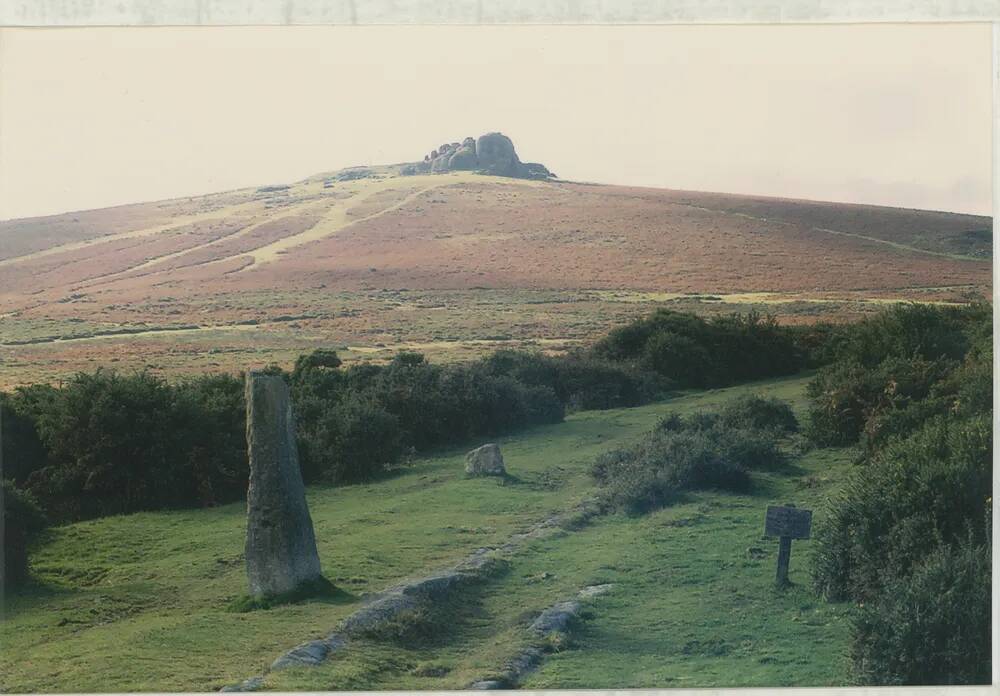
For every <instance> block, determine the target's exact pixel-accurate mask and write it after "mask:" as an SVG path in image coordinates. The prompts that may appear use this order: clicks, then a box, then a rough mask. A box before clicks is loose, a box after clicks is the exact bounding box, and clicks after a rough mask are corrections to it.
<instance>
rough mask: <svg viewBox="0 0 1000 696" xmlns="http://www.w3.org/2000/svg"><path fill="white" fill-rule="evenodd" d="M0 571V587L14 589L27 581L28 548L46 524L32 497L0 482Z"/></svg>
mask: <svg viewBox="0 0 1000 696" xmlns="http://www.w3.org/2000/svg"><path fill="white" fill-rule="evenodd" d="M2 486H3V488H2V490H0V501H2V504H3V505H2V507H3V534H2V538H3V572H2V573H0V585H2V586H3V587H6V588H15V587H18V586H20V585H22V584H23V583H24V581H25V580H26V579H27V578H28V570H29V569H28V546H29V545H30V544H31V542H32V540H33V539H34V538H35V537H36V536H37V535H38V533H39V532H41V531H42V530H43V529H44V528H45V525H46V519H45V515H44V513H43V512H42V509H41V507H40V506H39V505H38V502H37V501H36V500H35V499H34V497H33V496H32V495H31V494H30V493H28V492H26V491H23V490H20V489H18V488H15V486H14V484H13V482H12V481H10V480H8V479H3V482H2Z"/></svg>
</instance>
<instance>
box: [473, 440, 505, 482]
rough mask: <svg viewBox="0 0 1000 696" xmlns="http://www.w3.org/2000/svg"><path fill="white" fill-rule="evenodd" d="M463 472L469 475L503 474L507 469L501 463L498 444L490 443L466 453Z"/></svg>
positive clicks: (501, 457) (501, 458)
mask: <svg viewBox="0 0 1000 696" xmlns="http://www.w3.org/2000/svg"><path fill="white" fill-rule="evenodd" d="M465 473H467V474H469V475H471V476H504V475H505V474H506V473H507V469H506V468H505V467H504V465H503V455H502V454H500V446H499V445H495V444H493V443H490V444H488V445H483V446H482V447H479V448H477V449H474V450H472V451H471V452H469V453H468V454H466V455H465Z"/></svg>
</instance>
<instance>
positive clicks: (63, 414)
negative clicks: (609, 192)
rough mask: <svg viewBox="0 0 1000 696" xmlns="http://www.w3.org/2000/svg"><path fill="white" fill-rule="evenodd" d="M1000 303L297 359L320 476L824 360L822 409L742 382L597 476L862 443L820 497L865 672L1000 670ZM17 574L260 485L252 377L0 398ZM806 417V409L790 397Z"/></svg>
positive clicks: (638, 327) (642, 326) (760, 465)
mask: <svg viewBox="0 0 1000 696" xmlns="http://www.w3.org/2000/svg"><path fill="white" fill-rule="evenodd" d="M991 331H992V323H991V308H990V307H988V306H980V305H974V306H970V307H966V308H954V307H931V306H923V305H908V306H899V307H894V308H891V309H888V310H886V311H885V312H883V313H881V314H879V315H877V316H874V317H872V318H870V319H866V320H863V321H861V322H857V323H854V324H847V325H839V326H812V327H785V326H779V325H777V324H776V323H775V322H774V321H772V320H769V319H767V318H764V317H761V316H758V315H749V316H733V317H722V318H716V319H711V320H705V319H701V318H698V317H694V316H691V315H684V314H679V313H676V312H669V311H665V310H661V311H658V312H656V313H654V314H653V315H651V316H649V317H646V318H644V319H641V320H639V321H636V322H634V323H631V324H629V325H626V326H623V327H621V328H619V329H616V330H614V331H612V332H611V333H610V334H609V335H608V336H606V337H605V338H604V339H602V340H601V341H599V342H597V343H596V344H595V345H594V346H592V347H590V348H587V349H581V350H578V351H575V352H572V353H569V354H567V355H563V356H548V355H543V354H538V353H529V352H522V351H499V352H497V353H494V354H492V355H490V356H488V357H486V358H483V359H480V360H477V361H474V362H470V363H465V364H457V365H435V364H431V363H429V362H428V361H427V360H426V359H425V358H424V357H423V356H421V355H419V354H416V353H401V354H398V355H397V356H396V357H395V358H394V359H393V360H391V361H390V362H388V363H387V364H356V365H352V366H350V367H344V366H343V365H341V363H340V360H339V358H338V357H337V355H336V353H334V352H332V351H316V352H314V353H311V354H308V355H304V356H302V357H301V358H299V360H298V361H297V362H296V364H295V366H294V367H293V369H291V370H290V371H284V370H281V369H280V368H278V367H271V368H268V369H269V370H271V371H273V372H275V373H279V374H282V375H283V376H285V378H286V379H287V380H288V381H289V383H290V385H291V387H292V394H293V400H294V402H295V407H296V412H297V419H298V438H299V447H300V456H301V464H302V469H303V474H304V476H305V478H306V481H307V482H325V483H331V484H342V483H349V482H355V481H365V480H371V479H374V478H377V477H380V476H384V475H385V474H386V473H387V472H389V471H390V470H391V469H392V468H394V467H399V466H404V465H405V464H406V463H407V461H408V459H409V457H411V456H412V455H413V454H414V453H419V452H426V451H429V450H433V449H435V448H440V447H443V446H449V445H459V444H463V443H466V442H468V441H470V440H471V439H473V438H481V437H484V436H489V437H492V436H495V435H500V434H503V433H511V432H515V431H517V430H520V429H523V428H526V427H529V426H533V425H540V424H547V423H557V422H559V421H561V420H562V419H563V418H564V415H565V414H566V413H567V412H568V411H579V410H590V409H607V408H618V407H624V406H635V405H639V404H643V403H647V402H650V401H654V400H656V399H659V398H661V397H663V396H665V395H666V394H667V393H668V392H670V391H672V390H679V389H691V388H712V387H720V386H724V385H728V384H735V383H739V382H746V381H750V380H755V379H763V378H771V377H776V376H781V375H788V374H794V373H798V372H801V371H802V370H804V369H807V368H808V369H816V372H815V374H814V376H813V377H812V379H811V382H810V385H809V389H808V395H809V403H810V407H809V411H808V414H807V417H806V418H805V419H804V420H803V421H802V422H801V423H799V422H798V421H797V420H796V418H795V415H794V414H793V412H792V411H791V409H790V408H789V407H788V406H787V404H784V403H782V402H781V401H778V400H775V399H770V398H763V397H760V396H745V397H743V398H741V399H739V400H736V401H733V402H731V403H729V404H727V405H724V406H722V407H720V408H717V409H715V410H714V411H710V412H703V413H696V414H689V415H686V416H684V417H670V418H666V419H664V420H662V421H661V422H660V423H659V424H658V425H657V426H656V428H655V429H654V430H653V431H652V432H650V433H648V434H647V435H646V436H644V437H643V438H641V439H640V440H639V441H637V442H635V443H633V444H632V445H629V446H625V447H621V448H619V449H615V450H613V451H611V452H607V453H605V454H603V455H601V456H600V457H598V459H597V460H596V462H595V463H594V465H593V467H592V469H591V473H592V475H593V478H594V479H595V481H596V483H597V488H596V490H597V494H598V497H599V499H600V500H601V502H602V503H603V507H604V509H605V510H608V511H615V510H620V511H623V512H625V513H627V514H632V515H635V514H643V513H646V512H649V511H651V510H653V509H656V508H659V507H662V506H666V505H671V504H673V503H674V502H675V501H677V500H679V499H681V498H682V497H683V496H684V494H685V492H686V491H691V490H697V489H719V490H724V491H725V490H729V491H745V490H747V489H748V487H752V486H753V472H755V471H760V470H772V471H773V470H774V469H775V468H777V469H780V468H781V467H783V466H785V465H786V463H787V461H788V459H789V458H790V456H789V455H790V453H793V452H797V451H802V450H804V449H807V448H815V447H819V448H827V447H837V448H843V447H849V448H852V451H854V452H856V465H855V467H854V469H855V471H854V473H853V474H852V476H851V477H850V479H849V481H848V483H847V485H846V486H845V487H844V489H843V490H842V491H841V493H840V494H839V495H837V496H835V497H834V498H832V499H831V500H830V501H829V502H828V504H827V506H826V507H825V509H823V510H820V511H818V512H817V530H816V541H815V542H814V547H815V553H814V557H813V559H812V576H813V585H814V590H815V592H816V593H817V594H818V595H820V596H823V597H825V598H827V599H829V600H830V601H837V602H842V601H850V602H853V603H854V605H856V610H855V611H854V612H853V616H854V619H853V626H852V644H851V658H852V663H853V666H854V672H855V675H856V678H857V680H858V681H859V682H860V683H866V684H937V683H952V684H957V683H983V682H986V681H988V680H989V674H990V659H989V647H988V646H989V645H990V626H989V616H990V587H991V584H990V574H989V573H990V542H991V540H990V531H989V530H990V516H991V503H992V501H991V499H990V487H991V476H992V470H991V466H992V456H991V453H992V432H991V427H990V423H991V414H992V363H991V359H992V333H991ZM0 399H2V405H3V418H4V420H3V434H4V440H3V447H4V452H3V455H4V464H5V470H4V495H5V499H6V504H5V509H4V515H5V524H6V527H7V532H6V543H5V549H4V550H5V564H6V571H5V572H6V574H7V582H8V584H9V586H10V584H12V583H16V582H18V581H23V580H25V579H26V578H28V577H29V575H28V572H27V571H28V555H29V554H28V551H29V550H30V547H31V544H32V540H33V539H36V538H38V537H39V535H43V534H44V531H43V529H44V526H45V524H53V523H54V524H59V523H63V522H67V521H72V520H78V519H85V518H91V517H99V516H103V515H110V514H121V513H128V512H134V511H137V510H154V509H163V508H175V507H198V506H209V505H215V504H217V503H221V502H225V501H232V500H237V499H239V498H240V497H242V496H243V495H245V490H246V476H247V470H246V467H247V464H246V451H245V438H244V428H245V423H244V404H243V380H242V377H241V376H235V375H214V376H209V377H200V378H195V379H190V380H184V381H180V382H175V383H168V382H166V381H164V380H162V379H160V378H157V377H155V376H153V375H150V374H148V373H137V374H128V375H123V374H117V373H114V372H110V371H104V370H99V371H97V372H95V373H90V374H80V375H77V376H76V377H74V378H73V379H72V380H70V381H68V382H66V383H64V384H61V385H34V386H31V387H25V388H21V389H18V390H16V391H15V392H13V393H9V394H3V395H0ZM800 415H801V414H800Z"/></svg>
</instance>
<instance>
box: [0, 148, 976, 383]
mask: <svg viewBox="0 0 1000 696" xmlns="http://www.w3.org/2000/svg"><path fill="white" fill-rule="evenodd" d="M435 152H436V151H435ZM432 154H433V153H432ZM452 156H454V153H452ZM439 159H440V154H439ZM449 161H450V160H449ZM518 166H522V167H535V166H536V165H521V164H520V162H519V161H518ZM537 166H539V167H540V166H541V165H537ZM404 169H405V167H404V166H402V165H396V166H385V167H362V168H352V169H350V170H344V171H341V172H332V173H328V174H323V175H318V176H315V177H310V178H308V179H306V180H303V181H300V182H297V183H294V184H291V185H274V186H264V187H259V188H251V189H242V190H237V191H230V192H225V193H219V194H212V195H208V196H202V197H194V198H185V199H176V200H170V201H163V202H157V203H142V204H137V205H128V206H121V207H116V208H108V209H103V210H93V211H84V212H77V213H68V214H64V215H55V216H49V217H42V218H31V219H22V220H8V221H3V222H0V332H2V333H0V354H2V356H3V360H2V361H0V387H3V386H11V385H15V384H22V383H27V382H33V381H50V380H54V379H58V378H59V377H60V376H63V375H65V374H67V373H71V372H73V371H76V370H78V369H82V368H91V367H93V365H94V364H95V361H97V362H99V363H100V364H106V365H115V366H119V367H130V368H131V367H148V368H150V369H153V370H156V371H161V372H164V373H167V374H178V373H189V372H194V371H206V370H219V369H226V370H237V369H242V368H245V367H247V366H248V365H250V364H262V363H267V362H278V363H280V364H286V365H287V364H289V363H290V362H291V361H292V360H293V359H294V357H295V356H296V355H298V354H299V353H302V352H305V351H307V350H310V349H313V348H316V347H319V346H324V347H334V348H337V349H338V350H339V351H340V352H341V353H342V354H343V355H344V357H345V358H347V359H352V358H354V359H356V358H359V357H372V356H374V357H382V356H387V355H389V354H391V353H392V352H394V351H395V350H398V349H400V348H410V349H415V350H420V351H423V352H427V353H430V354H434V355H435V358H436V359H439V360H440V359H446V360H448V359H460V358H464V357H467V356H470V355H473V354H478V353H480V352H482V351H484V350H487V349H490V348H494V347H498V346H500V345H517V346H531V345H533V346H537V347H540V348H543V349H546V350H562V349H565V348H568V347H571V346H573V345H575V344H577V343H579V342H582V341H588V340H591V339H593V338H594V337H596V336H597V335H599V334H601V333H603V332H604V331H606V330H607V329H608V328H609V327H610V326H612V325H616V324H618V323H620V322H622V321H624V320H626V319H628V318H632V317H634V316H636V315H638V314H640V313H644V312H647V311H648V310H649V309H650V305H651V304H670V305H673V306H676V308H678V309H686V310H693V311H697V312H701V313H715V312H729V311H734V310H737V309H739V310H748V309H757V310H764V311H769V312H774V313H776V314H778V315H779V316H780V317H781V320H782V321H789V322H802V321H815V320H816V319H818V318H824V319H834V320H841V319H846V318H852V317H856V316H858V315H859V314H863V313H865V312H867V311H870V310H871V309H872V308H873V307H875V306H877V305H879V304H882V303H885V302H895V301H907V300H916V301H928V302H963V301H967V300H968V299H970V298H981V297H988V296H989V294H990V282H991V280H990V278H991V265H990V258H991V253H992V250H991V246H990V238H991V235H990V232H989V230H990V228H991V221H990V219H989V218H985V217H976V216H969V215H959V214H952V213H941V212H930V211H917V210H900V209H893V208H879V207H873V206H859V205H846V204H837V203H823V202H809V201H796V200H787V199H776V198H761V197H752V196H737V195H730V194H716V193H697V192H686V191H672V190H660V189H648V188H635V187H620V186H605V185H594V184H583V183H573V182H568V181H560V180H556V179H551V178H548V176H547V175H548V172H547V170H545V172H546V176H541V177H540V178H535V179H533V178H511V177H509V176H495V175H489V174H481V173H476V172H473V171H454V170H453V171H441V172H439V173H421V172H419V171H415V170H412V169H411V170H407V171H410V172H414V173H410V174H409V175H406V174H404V173H403V172H404ZM542 169H544V167H542ZM531 171H532V172H535V171H538V170H535V169H532V170H531Z"/></svg>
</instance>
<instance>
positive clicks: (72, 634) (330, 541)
mask: <svg viewBox="0 0 1000 696" xmlns="http://www.w3.org/2000/svg"><path fill="white" fill-rule="evenodd" d="M805 383H806V380H805V379H804V378H792V379H784V380H776V381H771V382H767V383H760V384H756V385H749V386H744V387H737V388H730V389H719V390H712V391H707V392H698V393H691V394H686V395H680V396H677V397H676V398H673V399H671V400H668V401H665V402H662V403H658V404H654V405H650V406H645V407H641V408H634V409H621V410H613V411H604V412H586V413H579V414H575V415H572V416H570V417H568V418H567V419H566V422H565V423H562V424H558V425H554V426H546V427H541V428H535V429H533V430H530V431H527V432H525V433H521V434H519V435H517V436H514V437H508V438H504V439H501V440H500V443H501V446H502V448H503V451H504V457H505V459H506V460H507V466H508V470H509V471H510V473H511V474H512V475H514V476H515V477H516V478H517V480H516V481H514V482H512V483H508V484H507V485H498V482H497V481H496V480H493V479H466V478H465V477H464V474H463V469H462V455H463V453H464V451H465V449H467V448H461V449H456V450H453V451H449V452H443V453H440V454H439V455H438V456H434V457H429V458H422V459H419V460H417V461H416V462H414V464H413V465H412V466H410V467H408V468H406V469H405V470H403V471H402V472H401V473H400V474H399V475H397V476H395V477H393V478H390V479H387V480H385V481H381V482H378V483H375V484H371V485H359V486H346V487H341V488H322V487H314V488H311V489H310V490H309V491H308V500H309V505H310V509H311V511H312V516H313V521H314V525H315V528H316V536H317V540H318V544H319V552H320V557H321V559H322V562H323V570H324V573H325V575H326V576H327V577H328V578H329V579H331V580H332V581H333V582H334V583H335V584H336V585H337V586H338V587H339V588H340V589H342V590H343V591H344V592H343V593H342V594H341V595H339V596H336V597H331V598H326V599H316V600H311V601H306V602H302V603H299V604H295V605H285V606H281V607H277V608H273V609H268V610H259V611H253V612H248V613H235V612H232V611H229V610H227V606H228V605H229V604H230V603H231V602H233V600H235V599H237V598H239V597H240V596H241V595H243V593H245V591H246V579H245V574H244V567H243V561H242V550H243V535H244V523H245V510H244V506H243V505H242V504H233V505H229V506H225V507H219V508H214V509H209V510H192V511H177V512H159V513H141V514H135V515H130V516H124V517H115V518H105V519H101V520H94V521H90V522H83V523H78V524H73V525H68V526H65V527H61V528H57V529H55V530H53V531H52V532H51V534H50V535H49V537H48V538H47V539H45V540H44V541H43V542H42V544H41V545H40V546H39V548H37V549H36V550H35V553H34V556H33V558H34V565H35V571H36V575H37V576H38V578H39V582H38V583H37V584H36V585H35V586H34V587H32V588H31V589H30V590H27V591H25V592H24V593H22V594H20V595H17V596H13V597H9V598H7V603H6V607H5V610H6V616H5V620H4V625H3V650H2V655H0V688H2V690H4V691H125V690H128V691H142V690H158V691H172V690H189V691H207V690H213V689H217V688H219V687H221V686H223V685H225V684H229V683H233V682H237V681H240V680H242V679H244V678H246V677H249V676H251V675H254V674H260V673H261V672H262V671H263V670H264V669H265V668H266V667H267V665H269V664H270V663H271V661H272V660H273V659H274V658H275V657H277V656H278V654H280V653H281V652H283V651H284V650H287V649H288V648H291V647H293V646H294V645H296V644H298V643H300V642H303V641H305V640H309V639H312V638H316V637H319V636H322V635H325V634H327V633H328V632H329V631H330V630H331V629H332V628H334V626H335V625H336V624H337V623H338V622H339V621H340V619H342V618H343V617H345V616H346V615H348V614H349V613H351V612H352V611H354V610H355V609H356V608H357V607H358V606H359V604H360V602H361V598H362V595H363V594H364V593H371V592H377V591H379V590H382V589H384V588H386V587H388V586H390V585H392V584H393V583H395V582H396V581H398V580H400V579H402V578H405V577H412V576H417V575H420V574H422V573H425V572H430V571H434V570H436V569H439V568H443V567H445V566H447V565H449V564H451V563H454V562H455V561H457V560H459V559H460V558H461V557H463V556H464V555H465V554H467V553H468V552H470V551H472V550H474V549H476V548H479V547H481V546H486V545H491V544H497V543H501V542H502V541H504V540H505V539H506V538H508V537H509V536H510V535H511V534H513V533H515V532H517V531H520V530H523V529H525V528H527V527H528V526H530V525H531V524H532V523H534V522H537V521H539V520H540V519H543V518H544V517H546V516H547V515H548V514H550V513H553V512H557V511H561V510H565V509H567V508H569V507H570V506H571V505H573V504H574V503H575V502H577V501H579V500H582V499H583V498H585V497H587V496H588V494H589V493H590V492H592V487H593V484H592V481H591V480H590V478H589V476H588V474H587V468H588V466H589V464H590V463H591V462H592V461H593V458H594V457H595V456H596V455H597V454H598V453H600V452H602V451H605V450H607V449H610V448H612V447H615V446H618V445H621V444H625V443H627V442H629V441H631V440H632V439H634V438H636V437H638V436H639V435H640V434H641V433H643V432H644V431H647V430H649V429H650V428H652V427H653V425H654V424H655V423H656V421H657V419H658V418H660V417H661V416H662V415H664V414H667V413H670V412H678V413H686V412H691V411H694V410H698V409H704V408H710V407H712V406H713V405H715V404H718V403H720V402H722V401H724V400H726V399H728V398H731V397H732V396H734V395H736V394H737V393H740V392H743V391H758V392H762V393H767V394H774V395H776V396H779V397H781V398H784V399H787V400H789V401H791V402H792V403H793V405H794V406H795V407H796V408H797V410H799V412H800V413H801V409H802V407H803V406H804V387H805ZM472 444H478V443H470V445H472ZM849 459H850V456H849V454H848V453H847V452H845V451H842V450H816V451H812V452H809V453H807V454H806V455H804V456H801V457H797V458H795V459H794V460H793V464H792V465H791V466H790V467H789V468H788V469H787V470H786V471H783V472H780V473H778V472H770V473H761V474H755V475H754V483H755V485H754V489H753V492H752V493H751V494H744V495H735V494H724V493H717V492H704V493H697V494H692V495H690V496H689V497H688V499H686V500H685V501H684V502H682V503H681V504H679V505H675V506H673V507H671V508H668V509H665V510H662V511H660V512H657V513H654V514H650V515H647V516H645V517H641V518H629V517H625V516H621V515H610V516H605V517H598V518H595V519H594V520H593V521H592V522H591V523H590V524H589V525H588V526H586V527H583V528H582V529H580V530H578V531H575V532H571V533H566V534H563V535H558V536H555V537H551V538H548V539H544V540H540V541H536V542H533V543H532V544H531V545H529V546H527V547H525V548H524V549H522V551H521V552H520V553H518V554H517V555H516V556H514V558H513V559H512V561H511V563H510V565H509V567H508V568H507V569H506V571H505V572H503V573H502V574H500V575H498V576H496V577H494V578H491V579H490V580H489V581H487V582H484V583H483V584H481V585H479V586H477V587H476V588H474V589H473V590H470V591H468V592H466V593H465V594H464V595H463V596H462V597H461V601H460V602H458V603H457V606H456V607H455V611H454V612H453V614H452V615H451V617H450V619H449V621H448V622H447V623H445V624H442V625H441V626H439V627H438V630H437V631H436V632H435V633H434V635H433V636H430V637H429V638H428V639H427V640H424V641H423V642H421V643H419V644H417V643H414V644H398V643H392V642H383V643H378V642H369V641H354V642H352V643H350V644H349V646H348V648H347V649H346V650H345V651H344V652H342V653H338V654H336V655H335V656H334V657H333V658H332V659H331V660H329V661H328V662H327V663H325V664H324V665H323V666H321V667H318V668H312V669H303V668H299V669H292V670H287V671H283V672H278V673H273V674H270V675H268V679H267V683H266V686H267V687H268V688H273V689H280V690H288V689H304V688H308V689H313V690H325V689H360V688H367V689H390V688H391V689H398V688H406V689H414V688H421V689H451V688H462V687H464V686H465V685H467V684H468V683H469V682H470V681H472V680H473V679H476V678H479V677H482V676H484V675H487V674H489V673H491V672H496V670H497V668H498V667H500V665H501V663H502V662H503V660H504V659H506V658H507V657H509V656H511V655H512V654H513V653H514V652H515V651H516V650H517V649H518V648H519V647H520V646H522V645H523V644H524V642H525V637H524V636H525V632H524V629H525V627H526V625H527V623H528V622H530V620H531V618H532V617H533V616H534V615H535V614H536V613H537V612H538V611H540V610H541V609H544V608H545V607H547V606H549V605H551V604H552V603H554V602H556V601H558V600H561V599H566V598H570V597H572V596H573V595H574V594H575V593H576V591H577V590H579V589H580V588H581V587H583V586H585V585H589V584H594V583H599V582H611V583H614V584H615V587H614V588H613V589H612V591H611V592H610V593H609V594H607V595H604V596H602V597H599V598H595V599H594V600H593V602H592V604H591V605H590V606H589V609H588V614H587V617H586V620H585V621H583V622H582V624H581V626H580V628H579V630H578V631H577V632H575V633H574V640H573V641H572V643H571V644H570V645H567V646H562V649H560V650H559V651H558V652H556V653H554V654H552V655H550V656H548V657H547V659H546V660H545V662H544V663H543V664H542V666H541V667H540V668H539V670H538V671H536V672H534V673H533V674H531V675H530V676H529V678H528V680H527V682H526V683H525V684H524V686H526V687H529V688H557V687H560V688H571V687H576V688H581V687H597V688H611V687H671V686H690V687H694V686H779V685H792V684H794V685H800V686H820V685H835V684H844V683H846V682H847V679H848V676H847V663H846V659H845V651H846V644H847V638H848V633H847V628H848V626H847V621H846V617H847V613H848V611H849V608H848V607H847V606H845V605H836V604H828V603H825V602H823V601H822V600H820V599H818V598H817V597H815V596H814V595H813V594H812V593H811V591H810V590H809V587H808V575H807V571H808V556H809V552H810V548H809V547H810V543H811V542H809V541H804V542H796V544H795V545H794V548H793V554H792V570H791V579H792V581H793V583H794V585H793V586H792V587H791V588H790V589H788V590H785V591H781V592H779V591H776V590H775V589H773V587H772V582H773V576H774V563H775V555H776V542H774V541H772V540H762V539H761V533H762V527H763V513H764V508H765V506H766V505H767V504H768V503H785V502H794V503H796V504H798V505H799V506H807V507H813V508H819V506H820V504H821V503H822V501H823V500H824V499H825V498H826V497H827V496H828V495H830V493H831V492H832V491H833V490H835V489H836V487H837V486H838V485H839V483H840V482H841V481H842V479H843V477H844V475H845V474H846V472H847V470H848V468H849ZM751 547H756V548H758V549H760V551H756V552H754V553H750V551H749V549H750V548H751Z"/></svg>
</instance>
